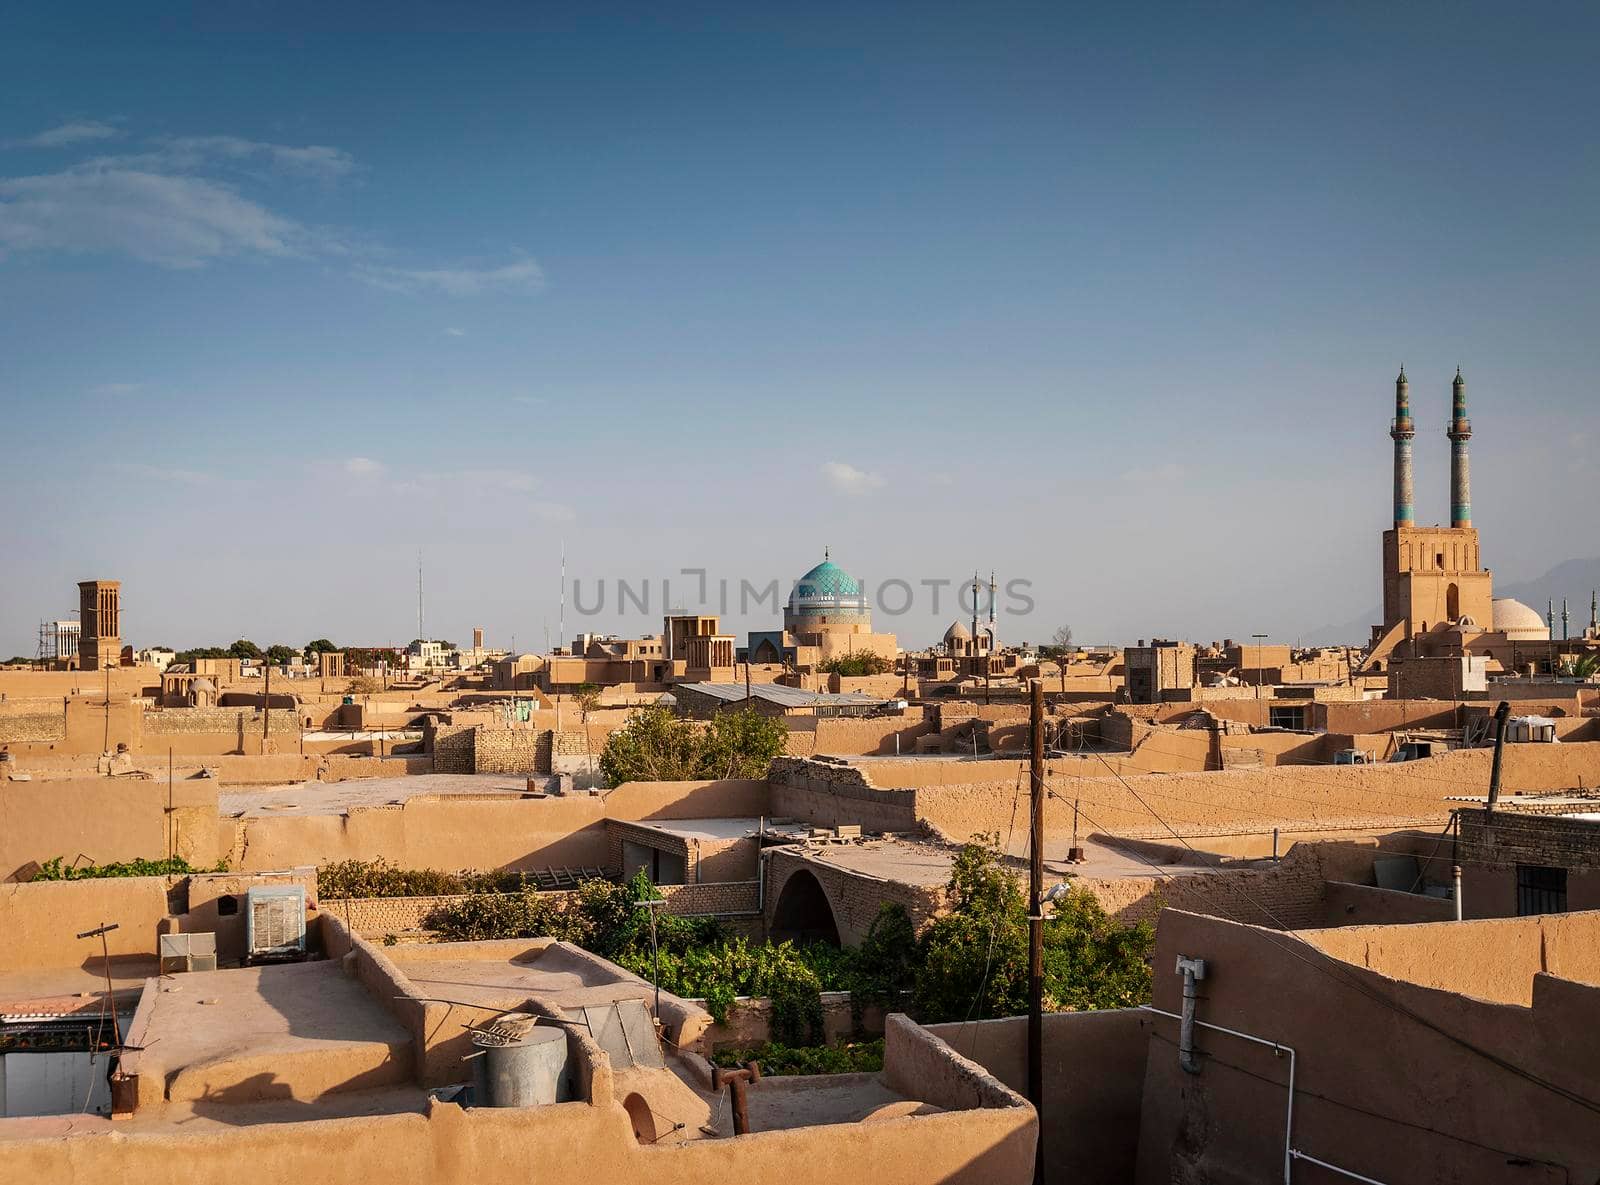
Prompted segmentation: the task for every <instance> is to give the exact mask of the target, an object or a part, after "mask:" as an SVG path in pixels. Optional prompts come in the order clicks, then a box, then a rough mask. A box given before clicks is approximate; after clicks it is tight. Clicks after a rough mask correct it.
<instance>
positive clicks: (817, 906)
mask: <svg viewBox="0 0 1600 1185" xmlns="http://www.w3.org/2000/svg"><path fill="white" fill-rule="evenodd" d="M771 937H772V940H773V941H774V942H782V941H783V940H784V939H789V940H790V941H792V942H797V943H803V942H826V943H830V944H831V945H833V946H838V945H839V924H838V922H836V921H835V920H834V917H833V905H832V904H831V903H830V902H829V901H828V894H827V892H826V891H825V890H824V889H823V887H822V882H821V881H819V880H817V878H816V877H815V876H813V875H812V874H811V873H810V872H808V871H806V870H805V869H804V868H800V869H796V870H795V871H794V872H793V873H792V874H790V876H789V879H788V880H786V881H784V883H783V891H782V892H781V893H779V894H778V903H777V905H776V906H774V907H773V910H772V934H771Z"/></svg>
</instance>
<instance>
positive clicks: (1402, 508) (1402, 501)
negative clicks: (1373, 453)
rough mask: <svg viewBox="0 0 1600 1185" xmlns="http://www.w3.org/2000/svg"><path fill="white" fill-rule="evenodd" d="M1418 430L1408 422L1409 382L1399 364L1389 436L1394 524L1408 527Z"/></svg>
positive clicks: (1413, 516)
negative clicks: (1392, 450) (1412, 463)
mask: <svg viewBox="0 0 1600 1185" xmlns="http://www.w3.org/2000/svg"><path fill="white" fill-rule="evenodd" d="M1416 434H1417V432H1416V429H1415V427H1413V425H1412V423H1411V384H1410V383H1408V382H1407V381H1406V368H1405V367H1404V366H1401V367H1400V377H1399V378H1397V379H1395V381H1394V423H1393V424H1391V425H1390V426H1389V436H1390V437H1391V438H1392V439H1393V440H1394V525H1395V526H1397V527H1409V526H1411V525H1412V524H1413V522H1415V520H1416V511H1415V509H1414V508H1413V506H1412V488H1411V440H1412V438H1413V437H1415V436H1416Z"/></svg>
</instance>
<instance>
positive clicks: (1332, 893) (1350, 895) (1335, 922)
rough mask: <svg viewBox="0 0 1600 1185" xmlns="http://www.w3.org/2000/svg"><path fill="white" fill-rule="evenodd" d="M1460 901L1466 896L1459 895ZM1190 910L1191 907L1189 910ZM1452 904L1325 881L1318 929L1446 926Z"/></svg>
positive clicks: (1421, 894) (1450, 917)
mask: <svg viewBox="0 0 1600 1185" xmlns="http://www.w3.org/2000/svg"><path fill="white" fill-rule="evenodd" d="M1462 897H1463V899H1464V898H1465V897H1466V894H1465V893H1463V894H1462ZM1191 908H1192V907H1191ZM1455 910H1456V906H1455V902H1453V901H1450V900H1448V899H1446V898H1444V897H1430V896H1428V895H1426V894H1424V893H1421V892H1416V893H1404V892H1401V891H1399V890H1398V889H1380V888H1378V887H1377V886H1376V885H1353V884H1349V883H1347V882H1344V881H1329V882H1328V883H1327V884H1326V885H1325V886H1323V893H1322V925H1324V926H1393V925H1410V924H1411V923H1413V922H1446V921H1450V920H1452V919H1453V918H1454V917H1455V916H1456V913H1455Z"/></svg>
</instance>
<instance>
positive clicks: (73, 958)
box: [0, 876, 177, 1159]
mask: <svg viewBox="0 0 1600 1185" xmlns="http://www.w3.org/2000/svg"><path fill="white" fill-rule="evenodd" d="M176 879H177V878H174V879H173V880H169V879H168V878H166V877H162V876H138V877H118V878H115V879H109V880H81V881H36V882H33V883H31V884H22V885H19V884H0V936H3V940H0V972H5V971H27V970H36V969H39V968H52V967H86V968H92V969H94V970H98V969H99V968H100V964H101V947H100V940H99V939H98V938H96V939H87V938H85V939H79V938H78V937H77V935H78V934H80V933H82V932H83V931H85V930H92V929H94V928H96V927H97V926H101V925H103V924H106V923H115V924H116V926H117V929H115V930H113V931H111V933H109V934H107V935H106V946H107V949H108V950H109V951H110V953H111V957H112V959H113V960H117V959H128V958H137V959H149V958H153V957H154V956H155V953H156V938H157V936H158V935H159V934H161V933H162V932H163V931H162V926H163V923H164V920H165V919H166V918H167V890H168V887H169V886H170V885H172V884H174V883H176ZM0 1159H3V1154H0Z"/></svg>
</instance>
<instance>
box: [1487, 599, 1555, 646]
mask: <svg viewBox="0 0 1600 1185" xmlns="http://www.w3.org/2000/svg"><path fill="white" fill-rule="evenodd" d="M1494 629H1495V632H1496V633H1501V634H1504V635H1505V636H1506V639H1507V640H1508V641H1511V642H1548V641H1549V640H1550V627H1549V625H1547V624H1546V623H1545V620H1544V618H1542V617H1540V616H1539V611H1538V610H1537V609H1533V608H1530V607H1529V606H1527V605H1524V604H1523V603H1522V602H1521V601H1518V600H1514V599H1513V598H1511V597H1496V598H1495V601H1494Z"/></svg>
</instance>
